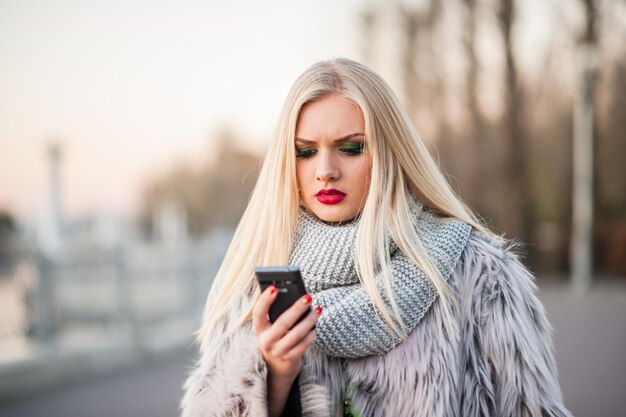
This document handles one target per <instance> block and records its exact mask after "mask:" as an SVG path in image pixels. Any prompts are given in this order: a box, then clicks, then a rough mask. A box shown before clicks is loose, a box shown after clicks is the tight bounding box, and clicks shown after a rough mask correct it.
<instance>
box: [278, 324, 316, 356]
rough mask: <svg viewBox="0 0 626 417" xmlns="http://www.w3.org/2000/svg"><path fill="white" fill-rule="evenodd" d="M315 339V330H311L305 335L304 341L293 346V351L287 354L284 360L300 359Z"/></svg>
mask: <svg viewBox="0 0 626 417" xmlns="http://www.w3.org/2000/svg"><path fill="white" fill-rule="evenodd" d="M316 337H317V334H316V333H315V330H311V331H310V332H309V333H307V335H306V336H305V337H304V339H302V340H301V341H300V343H298V344H297V345H295V346H294V347H293V349H291V350H290V351H289V352H287V354H286V355H285V356H284V358H285V359H286V360H291V359H300V358H301V357H302V355H304V352H306V350H307V349H308V348H309V347H310V346H311V345H312V344H313V342H315V338H316Z"/></svg>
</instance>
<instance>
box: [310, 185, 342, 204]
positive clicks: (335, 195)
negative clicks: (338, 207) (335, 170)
mask: <svg viewBox="0 0 626 417" xmlns="http://www.w3.org/2000/svg"><path fill="white" fill-rule="evenodd" d="M346 196H347V194H346V193H344V192H342V191H339V190H335V189H334V188H331V189H328V190H320V191H318V193H317V194H315V198H317V201H319V202H320V203H322V204H338V203H341V202H342V201H343V200H344V199H345V198H346Z"/></svg>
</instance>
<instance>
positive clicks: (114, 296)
mask: <svg viewBox="0 0 626 417" xmlns="http://www.w3.org/2000/svg"><path fill="white" fill-rule="evenodd" d="M229 239H230V233H229V232H228V231H218V232H215V233H213V234H211V235H210V236H208V237H207V238H206V239H202V240H197V241H191V240H190V241H186V242H182V243H180V244H177V245H174V246H173V245H167V244H165V243H155V242H136V243H132V244H124V245H120V246H118V247H114V248H85V247H83V248H80V247H79V248H73V249H66V250H64V251H63V252H62V253H61V255H60V256H59V257H58V258H57V259H55V260H50V259H47V258H45V257H43V256H40V255H35V254H30V255H27V256H25V257H24V258H23V259H22V260H21V261H20V262H19V263H18V264H17V266H16V267H15V268H13V271H12V273H10V274H8V275H6V276H5V277H2V278H1V279H0V365H2V366H4V368H7V365H12V364H15V363H19V362H25V361H28V360H29V359H33V358H39V359H41V358H46V357H49V358H58V357H60V356H63V354H64V353H65V352H82V353H85V352H90V351H94V352H99V353H102V352H105V351H106V349H107V348H109V349H117V350H120V349H126V350H132V351H133V352H135V353H139V355H140V354H141V353H142V352H154V351H163V350H168V349H172V348H175V347H180V346H183V345H189V344H190V342H191V341H192V340H193V339H192V334H193V332H194V331H195V330H196V329H197V328H198V326H199V324H200V320H201V315H202V309H203V307H204V300H205V299H206V295H207V293H208V290H209V288H210V285H211V281H212V277H213V275H214V273H215V272H216V270H217V267H218V266H219V263H220V262H221V259H222V258H223V255H224V252H225V249H226V247H227V244H228V241H229ZM4 368H2V367H0V373H2V372H3V371H4V370H5V369H4ZM13 372H16V371H13ZM5 374H6V372H5ZM5 374H3V375H0V376H2V377H3V379H5V382H7V381H6V378H4V376H6V375H5ZM0 388H1V387H0Z"/></svg>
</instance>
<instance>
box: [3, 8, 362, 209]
mask: <svg viewBox="0 0 626 417" xmlns="http://www.w3.org/2000/svg"><path fill="white" fill-rule="evenodd" d="M355 7H357V5H356V3H354V2H350V1H347V2H334V1H331V0H316V1H315V2H294V1H262V2H259V1H237V2H224V1H206V0H205V1H197V2H193V1H186V2H180V1H135V0H134V1H116V0H114V1H106V2H96V1H72V0H55V1H49V0H42V1H0V207H2V208H4V209H5V210H9V211H10V212H12V213H15V214H16V215H17V216H18V217H20V218H30V217H33V216H37V215H38V213H39V212H40V211H41V210H42V209H43V207H44V205H45V201H46V192H47V183H46V181H47V170H48V167H47V162H46V157H45V155H46V151H45V150H46V145H47V143H49V142H51V141H58V142H60V143H61V144H62V146H63V164H62V171H61V176H62V197H63V208H64V210H65V211H66V214H67V215H68V216H69V217H72V216H77V215H80V214H84V213H89V212H94V211H96V212H98V211H99V212H101V211H113V212H120V213H129V212H133V211H134V210H136V208H137V204H138V198H139V193H140V191H141V188H142V186H143V184H145V182H146V181H147V180H148V179H149V178H151V177H152V176H154V175H155V174H158V173H159V172H161V171H163V170H164V169H165V168H166V167H168V166H169V165H171V164H172V163H173V161H175V160H188V161H191V162H193V161H194V160H196V162H200V161H197V160H198V159H199V158H200V157H204V156H205V155H206V154H210V151H211V143H210V141H209V138H210V137H211V136H212V134H214V133H215V132H216V131H218V130H220V129H221V128H223V127H225V126H226V127H230V128H233V129H235V130H236V131H237V132H239V134H240V135H241V136H242V137H244V138H250V143H248V145H247V146H248V147H249V148H250V149H251V150H252V151H257V152H258V153H262V152H263V150H264V149H265V146H266V141H267V138H269V137H270V136H271V134H272V131H273V128H274V124H275V122H276V119H277V117H278V112H279V110H280V106H281V104H282V100H283V98H284V96H285V95H286V93H287V91H288V88H289V87H290V85H291V83H292V82H293V80H295V78H296V77H297V75H298V74H299V73H301V72H302V71H303V70H304V69H305V68H306V67H307V66H309V65H310V64H312V63H313V62H315V61H317V60H319V59H325V58H330V57H334V56H348V57H352V58H355V59H356V58H358V57H357V56H356V53H355V47H354V42H353V37H354V34H355V32H356V29H355V28H354V27H353V26H352V25H353V24H356V23H357V22H353V21H352V20H353V19H350V18H349V16H352V15H354V13H355V12H354V9H355ZM264 141H265V142H264ZM256 142H258V143H256Z"/></svg>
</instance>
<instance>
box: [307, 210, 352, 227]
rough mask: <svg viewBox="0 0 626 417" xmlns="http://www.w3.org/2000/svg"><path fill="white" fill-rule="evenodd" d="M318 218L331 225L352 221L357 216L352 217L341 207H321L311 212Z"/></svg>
mask: <svg viewBox="0 0 626 417" xmlns="http://www.w3.org/2000/svg"><path fill="white" fill-rule="evenodd" d="M311 211H312V213H313V214H315V216H317V218H319V219H320V220H322V221H325V222H329V223H343V222H346V221H349V220H352V219H353V218H355V217H356V216H357V214H355V215H351V214H350V213H348V212H347V211H346V210H344V209H340V208H339V207H320V208H319V209H318V210H311Z"/></svg>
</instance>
